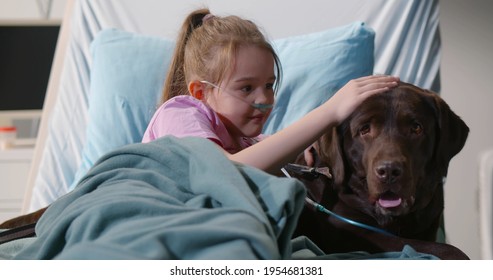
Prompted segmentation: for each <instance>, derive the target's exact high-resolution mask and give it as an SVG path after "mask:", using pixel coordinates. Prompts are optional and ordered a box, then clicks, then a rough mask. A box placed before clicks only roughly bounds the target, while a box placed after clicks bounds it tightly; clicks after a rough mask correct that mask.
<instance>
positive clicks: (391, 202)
mask: <svg viewBox="0 0 493 280" xmlns="http://www.w3.org/2000/svg"><path fill="white" fill-rule="evenodd" d="M401 202H402V199H401V198H400V197H399V198H396V199H384V198H380V199H379V200H378V204H380V206H382V207H385V208H392V207H397V206H399V205H401Z"/></svg>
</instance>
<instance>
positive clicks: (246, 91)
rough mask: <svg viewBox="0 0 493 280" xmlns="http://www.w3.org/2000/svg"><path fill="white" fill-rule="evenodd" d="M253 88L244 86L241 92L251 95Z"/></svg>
mask: <svg viewBox="0 0 493 280" xmlns="http://www.w3.org/2000/svg"><path fill="white" fill-rule="evenodd" d="M252 89H253V87H252V86H244V87H242V88H241V91H242V92H244V93H250V92H252Z"/></svg>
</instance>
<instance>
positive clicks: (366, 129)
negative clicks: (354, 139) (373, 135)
mask: <svg viewBox="0 0 493 280" xmlns="http://www.w3.org/2000/svg"><path fill="white" fill-rule="evenodd" d="M370 131H371V127H370V124H364V125H363V126H361V127H360V129H359V135H361V136H363V135H366V134H368V133H370Z"/></svg>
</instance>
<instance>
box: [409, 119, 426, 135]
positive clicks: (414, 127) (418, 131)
mask: <svg viewBox="0 0 493 280" xmlns="http://www.w3.org/2000/svg"><path fill="white" fill-rule="evenodd" d="M411 132H412V133H414V134H416V135H420V134H421V133H423V126H422V125H421V124H420V123H418V122H413V124H412V125H411Z"/></svg>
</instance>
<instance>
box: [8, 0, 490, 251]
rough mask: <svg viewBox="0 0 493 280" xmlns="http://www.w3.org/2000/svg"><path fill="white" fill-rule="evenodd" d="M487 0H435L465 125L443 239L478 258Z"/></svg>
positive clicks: (446, 70)
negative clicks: (464, 140)
mask: <svg viewBox="0 0 493 280" xmlns="http://www.w3.org/2000/svg"><path fill="white" fill-rule="evenodd" d="M66 1H67V0H53V4H52V5H53V6H52V10H51V13H50V16H51V19H61V18H62V16H63V13H64V8H65V4H66ZM40 3H41V4H43V5H44V7H47V5H48V3H49V0H0V20H4V19H43V18H44V17H45V14H44V13H43V8H41V7H40V6H39V4H40ZM492 12H493V1H489V0H470V1H461V0H441V2H440V21H441V23H440V25H441V35H442V43H443V57H442V70H441V71H442V72H441V73H442V75H441V77H442V97H443V98H444V99H445V100H446V101H447V102H448V103H449V105H450V106H451V107H452V109H453V110H454V111H455V112H456V113H457V114H458V115H460V116H462V118H463V119H464V120H465V122H466V123H467V124H468V125H469V127H470V128H471V133H470V136H469V139H468V142H467V143H466V146H465V148H464V150H463V151H462V152H461V153H460V154H459V155H458V156H456V157H455V158H454V159H453V160H452V163H451V166H450V170H449V176H448V181H447V184H446V186H445V187H446V190H445V200H446V201H445V203H446V205H445V218H446V222H445V223H446V231H447V237H448V241H449V242H450V243H452V244H454V245H456V246H458V247H459V248H461V249H463V250H464V251H465V252H466V253H467V254H468V255H469V256H470V257H471V258H473V259H480V258H481V255H480V241H479V223H478V219H479V218H478V206H477V191H478V157H479V155H480V153H481V152H482V151H484V150H486V149H488V148H493V131H492V130H491V124H490V122H491V120H493V110H491V108H490V107H491V106H492V105H493V94H492V93H491V92H492V90H491V86H489V83H490V82H491V80H492V78H493V77H492V73H493V71H492V70H493V69H492V68H493V55H491V53H490V52H492V51H493V31H492V30H491V29H492V28H493V19H491V17H490V16H491V13H492Z"/></svg>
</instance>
